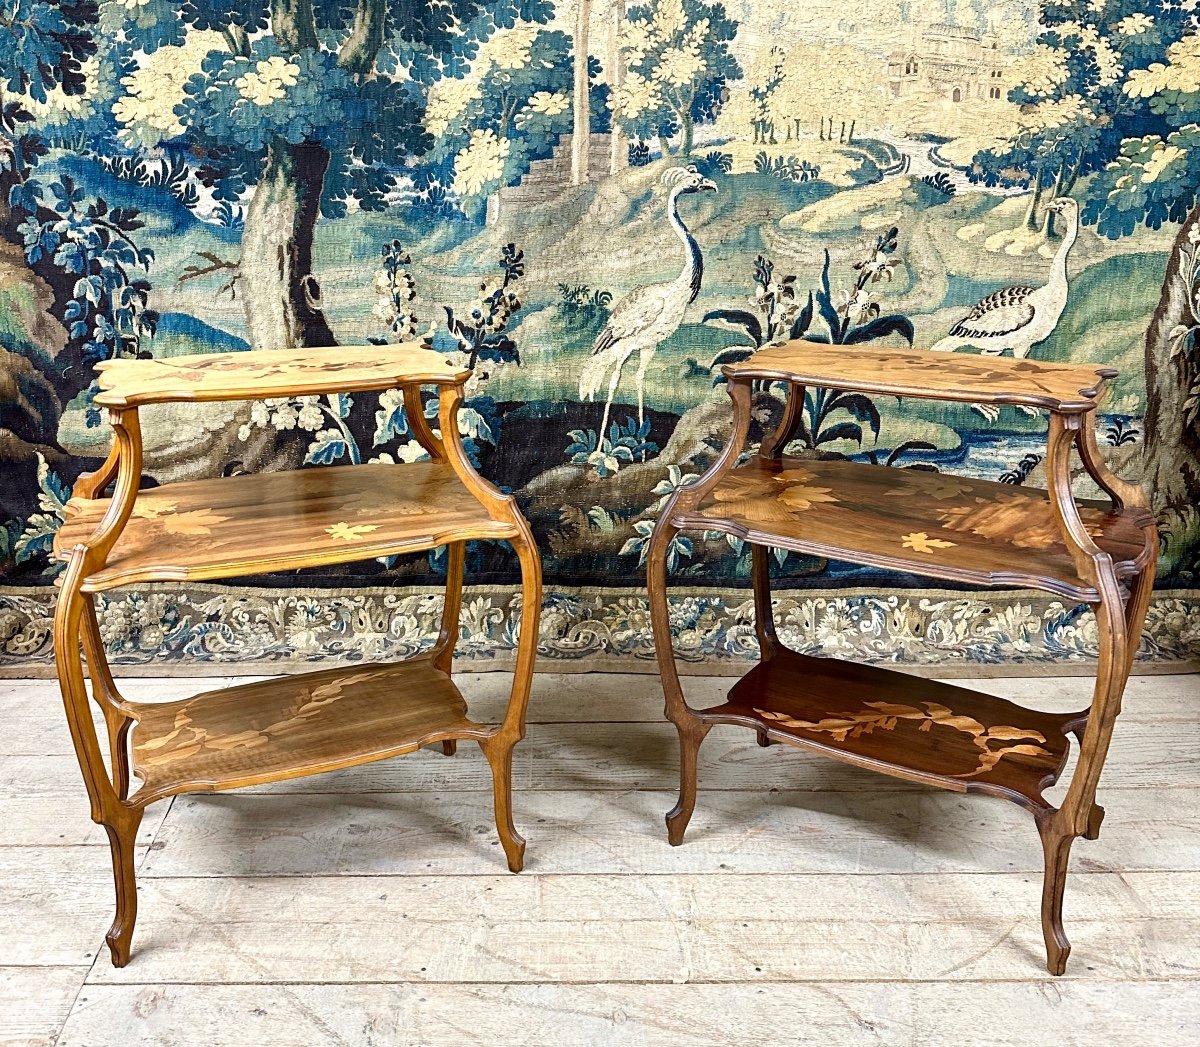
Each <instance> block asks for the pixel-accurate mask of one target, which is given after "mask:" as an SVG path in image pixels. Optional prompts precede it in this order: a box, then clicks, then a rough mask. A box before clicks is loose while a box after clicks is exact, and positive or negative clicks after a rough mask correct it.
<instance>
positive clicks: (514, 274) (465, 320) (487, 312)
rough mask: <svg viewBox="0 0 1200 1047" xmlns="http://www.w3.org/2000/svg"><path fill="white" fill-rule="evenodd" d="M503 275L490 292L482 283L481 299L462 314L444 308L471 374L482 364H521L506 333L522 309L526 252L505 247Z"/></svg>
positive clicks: (485, 283)
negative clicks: (520, 291) (518, 288)
mask: <svg viewBox="0 0 1200 1047" xmlns="http://www.w3.org/2000/svg"><path fill="white" fill-rule="evenodd" d="M500 271H501V274H502V279H501V281H500V283H499V284H498V285H497V286H496V287H494V288H491V289H489V287H488V282H487V281H486V280H485V281H483V282H482V283H481V284H480V285H479V296H478V297H477V298H476V299H475V300H474V301H472V302H471V303H470V304H469V305H468V306H467V307H466V309H464V310H463V311H462V313H461V314H458V313H455V311H454V309H453V308H452V307H451V306H448V305H447V306H443V307H442V308H444V309H445V310H446V326H447V327H448V328H449V330H450V333H451V334H452V335H453V336H454V337H455V338H456V339H457V340H458V347H459V349H460V350H461V351H462V352H463V353H464V354H465V355H466V357H467V367H468V369H470V370H471V371H474V370H475V365H476V364H477V363H479V361H480V360H484V361H488V362H492V363H498V364H507V363H514V364H519V363H520V362H521V354H520V352H519V351H518V349H517V343H516V342H514V341H513V340H512V338H511V337H510V336H509V335H508V334H507V333H506V332H507V330H508V325H509V322H510V321H511V320H512V318H513V316H514V314H516V312H517V311H518V310H519V309H520V308H521V299H520V296H519V295H518V294H517V292H516V284H517V283H518V282H519V281H520V280H521V278H522V277H523V276H524V275H525V252H524V251H522V250H521V249H520V248H519V247H517V245H516V244H511V243H510V244H506V245H505V246H504V248H503V249H502V251H501V252H500ZM484 377H487V376H486V375H484Z"/></svg>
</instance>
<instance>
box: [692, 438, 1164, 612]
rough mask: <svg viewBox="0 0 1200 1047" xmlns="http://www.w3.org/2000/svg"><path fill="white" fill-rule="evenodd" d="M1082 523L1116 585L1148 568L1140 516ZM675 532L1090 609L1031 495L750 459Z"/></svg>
mask: <svg viewBox="0 0 1200 1047" xmlns="http://www.w3.org/2000/svg"><path fill="white" fill-rule="evenodd" d="M1080 515H1081V517H1082V519H1083V523H1084V526H1085V527H1086V528H1087V530H1088V533H1089V534H1091V535H1092V538H1093V540H1094V541H1095V542H1096V544H1097V545H1098V546H1099V547H1100V548H1101V549H1103V550H1104V551H1105V552H1107V553H1109V554H1110V555H1111V556H1112V557H1113V560H1114V562H1115V563H1116V565H1117V572H1118V574H1119V575H1120V576H1123V577H1125V576H1129V575H1131V574H1133V573H1134V572H1135V571H1136V570H1138V569H1139V568H1140V567H1141V566H1142V564H1144V563H1145V562H1147V560H1148V558H1149V556H1150V547H1149V545H1148V544H1147V542H1146V537H1145V534H1144V532H1143V531H1142V526H1143V524H1148V523H1151V522H1152V517H1151V516H1150V515H1149V513H1148V512H1146V511H1144V510H1140V509H1126V510H1124V511H1123V512H1120V513H1114V512H1110V511H1107V510H1106V509H1101V508H1095V507H1090V506H1086V505H1083V506H1081V507H1080ZM675 523H676V524H677V525H678V526H686V527H688V528H703V529H705V530H715V531H723V532H727V533H730V534H735V535H738V536H739V537H742V538H745V539H747V540H749V541H753V542H758V543H761V544H766V545H777V546H781V547H784V548H788V549H793V550H795V551H797V552H802V553H809V554H811V555H813V556H823V557H828V558H829V559H834V560H845V561H849V562H852V563H861V564H866V565H869V566H872V567H880V568H883V569H886V570H896V571H906V572H911V573H913V574H919V575H923V576H926V577H932V578H945V579H950V580H955V581H961V582H966V583H969V584H973V585H984V586H1004V585H1008V586H1013V585H1019V586H1032V587H1036V588H1043V589H1048V590H1050V591H1051V592H1056V593H1059V594H1061V595H1063V596H1069V597H1071V598H1073V599H1078V600H1086V601H1095V600H1096V599H1097V594H1096V590H1095V589H1094V588H1093V587H1091V586H1090V585H1087V584H1086V583H1085V582H1084V581H1083V580H1082V579H1081V578H1080V577H1079V576H1078V573H1077V572H1076V570H1075V565H1074V562H1073V561H1072V559H1071V557H1070V555H1069V554H1068V552H1067V548H1066V546H1065V544H1064V543H1063V540H1062V538H1061V532H1060V531H1059V528H1058V525H1057V523H1056V521H1055V519H1054V514H1053V511H1052V509H1051V507H1050V501H1049V497H1048V495H1047V494H1046V492H1045V491H1044V490H1040V489H1037V488H1030V487H1021V486H1015V485H1011V484H1002V483H994V482H992V481H989V480H974V479H969V478H966V477H960V476H949V475H946V474H943V473H933V472H925V471H922V470H917V469H897V468H888V467H885V466H874V465H864V464H862V463H858V462H847V461H844V460H836V459H830V460H820V459H809V458H804V459H800V458H784V459H782V460H781V461H769V460H764V459H761V458H752V459H751V460H750V461H749V462H748V463H747V464H745V465H743V466H741V467H739V468H737V469H734V470H732V471H731V472H730V473H729V474H728V475H726V476H725V477H724V478H723V479H722V480H721V482H720V483H719V484H718V485H717V487H715V488H714V489H713V490H712V491H711V492H710V493H709V494H708V496H707V497H705V499H704V500H703V501H702V502H701V503H700V505H699V506H698V507H697V508H696V510H694V511H692V512H689V513H679V514H677V515H676V517H675Z"/></svg>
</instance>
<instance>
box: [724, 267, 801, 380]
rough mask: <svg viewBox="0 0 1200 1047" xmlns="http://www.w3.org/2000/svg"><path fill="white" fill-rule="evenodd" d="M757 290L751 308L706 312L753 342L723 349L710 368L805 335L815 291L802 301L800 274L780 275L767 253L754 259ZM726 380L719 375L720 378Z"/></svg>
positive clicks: (745, 357) (743, 358)
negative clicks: (806, 299)
mask: <svg viewBox="0 0 1200 1047" xmlns="http://www.w3.org/2000/svg"><path fill="white" fill-rule="evenodd" d="M752 279H753V286H754V293H753V294H752V295H751V297H750V304H751V306H752V307H753V311H751V310H749V309H712V310H710V311H709V312H707V313H705V314H704V319H703V322H704V323H714V322H715V323H721V324H728V325H729V326H731V327H733V328H734V329H736V330H737V331H738V332H739V333H740V334H744V335H745V337H746V338H748V339H749V340H750V344H749V345H734V346H730V347H729V348H727V349H722V350H721V351H720V352H719V353H717V355H716V356H714V357H713V358H712V360H710V361H709V364H708V368H709V370H710V371H711V370H715V369H716V368H718V367H723V366H725V365H727V364H735V363H741V362H742V361H743V360H749V359H750V357H751V356H752V355H753V354H754V352H755V351H756V350H758V349H761V348H762V347H763V346H764V345H769V344H770V343H771V342H777V341H779V340H781V339H790V338H802V337H804V335H805V333H806V332H807V331H808V329H809V327H810V326H811V325H812V320H813V295H812V292H811V291H810V292H809V294H808V301H807V304H804V305H801V303H800V300H799V299H798V298H797V297H796V279H797V278H796V276H795V275H794V274H791V273H789V274H787V275H784V276H780V277H776V275H775V263H774V262H773V261H771V259H769V258H767V257H766V256H765V255H761V254H760V255H759V256H758V257H757V258H755V259H754V275H753V278H752ZM721 381H724V378H723V377H721V376H718V377H717V378H716V379H715V380H714V384H715V383H716V382H721Z"/></svg>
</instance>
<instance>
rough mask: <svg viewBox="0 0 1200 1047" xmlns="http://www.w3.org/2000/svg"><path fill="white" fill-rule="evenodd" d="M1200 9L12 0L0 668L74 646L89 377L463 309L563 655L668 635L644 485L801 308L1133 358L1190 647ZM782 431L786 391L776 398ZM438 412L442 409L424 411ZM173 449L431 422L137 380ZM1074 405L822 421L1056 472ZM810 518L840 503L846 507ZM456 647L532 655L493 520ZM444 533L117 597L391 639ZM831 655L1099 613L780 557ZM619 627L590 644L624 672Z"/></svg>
mask: <svg viewBox="0 0 1200 1047" xmlns="http://www.w3.org/2000/svg"><path fill="white" fill-rule="evenodd" d="M1197 11H1198V5H1197V4H1196V2H1195V0H1183V2H1178V3H1170V4H1163V3H1160V2H1157V0H1154V2H1149V0H1105V2H1103V3H1100V2H1098V0H1054V2H1050V0H1046V2H1041V3H1039V2H1036V0H994V2H993V0H879V2H876V3H871V4H864V5H857V6H854V5H847V4H845V3H844V2H842V0H810V2H807V3H804V4H783V5H781V4H766V3H755V2H753V0H721V2H717V0H644V2H641V3H627V2H624V0H498V2H487V3H485V2H480V0H444V2H441V3H432V2H431V3H428V4H412V3H403V4H401V3H390V2H386V0H332V2H330V0H288V2H283V0H238V2H237V3H230V2H228V0H187V2H185V3H172V2H168V0H100V2H96V0H7V2H5V3H4V4H3V5H0V462H2V463H3V483H2V484H0V662H9V663H12V662H19V661H23V660H38V659H41V660H46V659H48V658H49V656H50V636H49V614H50V608H51V606H52V599H53V590H52V588H51V583H52V580H53V579H52V575H53V573H54V571H55V569H56V567H55V566H54V565H53V564H51V562H50V560H49V558H48V556H47V552H48V550H49V547H50V543H51V541H52V538H53V534H54V532H55V530H56V528H57V527H58V525H59V523H60V522H61V520H62V516H63V505H64V503H65V502H66V500H67V498H68V497H69V495H70V491H71V487H72V484H73V483H74V481H75V480H76V478H77V476H78V474H79V473H80V471H81V470H83V469H85V468H88V467H93V466H94V465H95V463H96V461H97V460H98V459H100V458H102V457H103V455H104V453H105V451H106V448H107V445H108V441H109V431H108V426H107V424H106V422H105V419H104V418H103V417H102V416H101V413H100V411H99V410H97V409H96V408H95V407H94V406H93V403H92V396H93V389H94V386H93V374H92V365H93V364H94V363H95V362H97V361H99V360H103V359H109V358H113V357H130V356H136V357H153V358H156V359H165V358H170V357H175V356H179V355H182V354H187V353H196V352H213V351H220V352H229V353H236V352H240V351H243V350H245V349H247V348H249V347H254V348H270V347H280V346H327V345H336V344H363V343H370V342H377V343H385V342H392V341H399V340H408V339H413V338H419V339H428V341H429V343H430V346H431V350H430V351H432V352H437V353H440V354H444V355H447V356H455V357H457V358H458V359H459V360H461V361H462V362H463V363H464V364H465V365H466V366H467V367H469V368H470V369H471V370H472V372H473V377H472V379H471V381H470V385H469V389H468V397H467V400H466V403H465V406H464V408H463V410H462V412H461V414H460V417H459V420H458V424H459V427H460V429H461V431H462V435H463V438H464V441H465V444H466V447H467V448H468V450H469V453H470V455H471V456H472V458H473V460H474V461H475V462H476V463H477V464H478V466H479V468H480V469H481V471H482V472H483V473H484V475H486V476H487V477H489V478H490V479H491V480H492V482H494V483H495V484H497V485H498V486H500V487H501V488H503V489H504V490H506V491H512V492H514V493H515V494H516V496H517V498H518V499H519V502H520V504H521V506H522V508H523V510H524V511H525V513H526V514H527V516H528V517H529V519H530V520H531V522H532V525H533V527H534V530H535V532H536V535H537V538H538V541H539V544H540V547H541V550H542V553H543V556H544V560H545V570H546V578H547V582H548V588H549V593H550V595H549V596H548V604H547V610H546V613H545V615H544V620H543V630H544V633H543V639H542V648H541V649H542V651H543V654H544V655H545V657H547V658H549V659H559V660H560V661H562V662H571V663H574V664H580V662H581V660H585V659H592V660H593V661H592V664H597V665H598V664H601V661H603V660H604V659H608V660H615V661H614V662H613V664H616V663H617V662H619V661H620V660H621V659H641V660H646V659H648V658H649V657H650V656H651V651H652V645H651V640H650V636H649V630H648V623H647V618H646V613H645V602H644V594H643V591H642V586H643V576H642V568H643V560H644V557H645V552H646V546H647V543H648V536H649V533H650V530H651V528H652V526H653V521H654V518H655V515H656V513H657V512H659V510H660V509H661V507H662V505H663V504H664V502H665V501H666V498H667V496H668V495H670V493H671V492H672V491H673V490H674V489H675V488H676V487H678V486H679V485H680V484H683V483H686V482H688V481H689V480H691V479H692V478H693V477H695V476H697V475H698V474H699V473H701V472H702V471H703V470H704V468H705V467H706V466H707V464H708V463H709V462H710V461H711V460H712V457H713V455H714V453H715V451H716V450H717V449H719V448H720V447H721V445H722V443H723V441H724V440H725V439H726V437H727V435H728V431H729V417H730V411H729V407H728V400H727V398H726V396H725V392H724V388H723V379H722V378H721V375H720V368H721V365H722V364H725V363H729V362H732V361H737V360H742V359H745V358H747V357H749V356H750V355H751V354H753V353H754V352H756V351H757V350H758V349H759V348H761V347H762V346H764V345H766V344H767V343H769V342H772V341H776V340H779V339H781V338H795V337H804V338H809V339H814V340H817V341H820V342H824V343H827V344H833V345H837V346H839V347H841V348H842V350H843V351H844V352H846V353H848V354H850V353H855V352H857V351H859V350H860V348H861V347H863V346H866V345H878V346H904V345H910V344H911V345H915V346H924V347H931V348H934V349H937V350H940V351H943V352H946V353H956V352H977V353H991V354H998V355H999V354H1002V355H1009V356H1017V357H1026V356H1027V357H1029V358H1031V359H1038V360H1087V361H1097V362H1099V363H1102V364H1107V365H1112V366H1115V367H1117V368H1119V370H1120V378H1119V379H1118V380H1117V381H1116V383H1115V384H1114V387H1113V388H1112V390H1111V392H1110V395H1109V396H1108V398H1107V399H1106V400H1105V401H1104V403H1103V406H1102V408H1101V413H1100V419H1099V431H1100V437H1101V443H1102V445H1103V446H1104V451H1105V454H1106V456H1107V457H1108V458H1109V459H1110V460H1111V462H1112V464H1113V465H1114V467H1115V468H1116V469H1117V470H1118V471H1120V472H1123V473H1125V474H1127V475H1129V476H1130V477H1131V478H1134V479H1140V480H1141V481H1142V482H1143V483H1144V484H1145V485H1146V487H1147V489H1148V490H1149V491H1151V492H1152V493H1153V496H1154V498H1155V499H1156V508H1157V510H1158V514H1159V520H1160V525H1161V530H1162V534H1163V538H1164V549H1165V552H1164V557H1163V561H1162V566H1161V571H1160V574H1161V577H1160V579H1159V586H1160V588H1159V592H1158V593H1157V595H1156V599H1155V602H1154V605H1153V606H1152V608H1151V612H1150V621H1149V625H1148V633H1147V637H1146V639H1145V642H1144V647H1143V655H1144V656H1145V657H1151V658H1159V659H1168V660H1169V659H1177V658H1182V657H1185V656H1186V655H1187V654H1188V653H1189V652H1191V653H1193V654H1194V652H1195V651H1196V648H1197V644H1198V642H1200V626H1198V625H1197V604H1198V602H1200V593H1198V591H1197V589H1196V572H1197V568H1198V565H1200V510H1198V509H1197V501H1198V495H1200V428H1198V423H1197V415H1198V413H1200V207H1198V206H1197V187H1198V186H1200V23H1198V21H1197V17H1198V16H1197ZM755 395H756V400H755V408H754V409H755V419H756V426H758V427H765V426H769V425H770V424H771V422H772V421H773V420H774V419H776V418H778V417H779V413H780V409H781V392H780V390H779V389H777V388H763V389H761V390H758V391H757V392H756V394H755ZM426 413H427V414H429V413H430V411H429V410H427V411H426ZM145 415H146V416H145V420H144V429H145V440H146V483H158V484H161V483H165V482H168V481H172V480H179V479H185V478H195V477H201V476H213V475H220V474H231V473H237V472H254V471H260V470H274V469H295V468H319V467H321V466H325V465H330V464H338V463H341V464H345V463H354V462H365V461H384V462H397V463H401V462H406V461H411V460H413V459H414V458H418V457H421V456H422V454H423V452H422V451H421V448H420V446H419V445H418V444H417V442H416V441H415V440H414V439H413V437H412V425H411V420H410V419H409V418H407V417H406V414H405V408H404V404H403V402H402V399H401V398H400V397H399V396H397V395H394V394H391V393H384V394H382V395H358V396H344V395H343V396H325V397H303V398H298V399H284V400H275V401H266V402H261V403H251V404H232V405H230V404H214V405H205V406H203V408H202V409H197V408H194V407H188V408H186V409H182V408H179V407H161V408H157V409H151V410H148V411H146V413H145ZM1044 430H1045V418H1044V416H1036V415H1035V416H1030V415H1027V414H1023V413H1022V412H1020V411H1018V410H1015V409H1013V408H1003V409H1001V410H999V411H996V410H992V409H986V410H985V409H983V408H980V407H973V406H972V405H970V404H962V405H955V404H935V403H925V402H918V401H912V402H905V403H903V404H901V403H898V402H897V401H896V400H895V399H894V398H888V397H874V398H872V397H867V396H864V395H861V394H857V393H850V392H845V391H838V390H813V391H812V392H811V394H810V396H809V398H808V399H807V401H806V403H805V407H804V425H803V426H802V428H801V430H800V435H799V438H798V442H797V446H796V448H795V450H796V451H797V453H809V454H819V455H822V456H837V457H843V458H850V459H855V460H861V461H869V462H874V463H876V464H878V465H880V466H886V467H890V468H896V469H920V470H927V471H929V470H933V471H942V472H945V473H947V474H950V473H954V472H960V473H965V474H967V475H970V476H975V477H984V478H990V479H998V480H1003V481H1005V482H1008V483H1012V484H1017V485H1021V484H1024V485H1029V486H1036V485H1038V484H1040V483H1041V482H1042V472H1041V467H1040V454H1041V449H1042V447H1043V437H1044ZM816 510H817V511H819V510H820V506H819V505H818V506H816ZM670 566H671V569H672V571H673V572H674V573H675V574H676V575H677V576H678V577H679V578H680V579H681V580H686V581H690V582H691V583H692V586H691V588H690V589H687V588H685V589H684V590H682V591H683V592H685V594H686V595H684V596H682V597H681V598H680V600H679V602H678V603H677V605H676V608H675V613H676V620H675V622H674V626H675V629H676V631H677V633H678V634H679V635H680V637H681V641H680V642H681V645H682V647H683V648H684V653H685V655H686V656H690V657H693V658H696V659H700V658H707V659H720V658H729V659H738V658H745V657H747V656H748V655H749V653H750V651H751V650H752V647H753V637H752V630H751V628H750V620H751V605H750V601H749V600H748V599H747V598H746V588H747V585H748V579H749V550H748V549H746V548H744V547H743V546H742V544H741V542H740V541H739V540H738V539H737V538H736V537H733V536H725V535H721V534H712V535H704V536H697V537H695V538H693V539H688V538H683V537H679V538H677V539H676V541H675V543H674V545H673V546H672V547H671V550H670ZM468 568H469V570H470V572H471V574H470V581H471V582H473V583H475V584H476V588H475V589H473V590H471V592H470V594H469V597H468V600H467V606H466V608H465V610H464V638H463V647H462V650H463V652H464V653H465V654H467V655H470V656H472V657H478V658H480V659H488V658H494V657H496V656H497V655H498V654H503V653H504V652H505V651H506V650H511V647H512V642H513V636H514V631H515V626H516V623H515V622H514V621H513V614H514V611H513V608H512V607H511V606H510V598H509V595H508V592H507V590H506V589H505V586H506V584H508V583H509V582H510V581H511V580H512V578H511V575H510V574H509V573H508V572H509V570H510V568H509V559H508V557H507V556H506V554H505V552H504V550H501V549H497V548H494V547H491V546H489V545H487V544H486V543H480V544H478V545H474V546H472V548H471V550H470V553H469V563H468ZM444 571H445V560H444V554H443V555H442V556H440V557H439V555H437V554H432V555H430V556H427V557H421V558H418V559H402V560H389V561H386V562H374V563H370V564H367V565H356V566H353V567H344V568H336V569H332V568H331V569H327V570H324V571H320V572H312V573H310V574H307V575H304V576H302V577H301V576H296V575H289V576H278V577H270V578H262V579H253V580H251V581H249V582H247V583H245V584H242V585H239V586H237V587H224V588H222V587H216V586H208V587H206V586H194V587H191V588H188V589H186V590H182V589H181V590H170V591H165V590H161V589H160V590H155V591H150V590H147V591H145V592H131V593H124V594H120V593H119V594H113V595H112V597H111V599H109V600H108V601H107V602H105V603H104V604H103V606H102V627H103V630H104V635H105V639H106V641H107V642H108V644H109V645H110V647H111V649H112V652H113V656H114V658H116V659H117V660H118V661H119V660H125V661H127V662H139V661H148V660H150V659H151V658H154V657H162V655H163V652H166V654H167V656H169V657H175V658H180V659H191V660H202V661H217V662H220V661H228V662H241V663H248V662H253V661H286V660H289V659H295V660H309V659H312V658H316V657H320V656H321V655H322V654H325V653H335V654H338V655H340V656H343V657H349V658H355V657H365V656H367V655H368V654H370V655H372V656H374V655H375V654H378V653H379V652H380V650H381V649H383V650H388V651H396V650H404V649H406V648H411V647H415V646H418V645H419V644H420V643H421V642H423V639H424V638H425V637H426V636H427V634H428V633H429V632H430V631H431V630H434V629H436V624H435V619H436V610H437V608H436V604H437V601H436V599H434V598H433V596H432V594H433V593H434V592H435V591H436V589H435V588H434V587H435V586H436V583H437V581H438V576H439V575H440V574H443V573H444ZM772 571H773V572H774V573H775V574H777V575H778V582H777V588H778V589H779V590H780V599H781V601H782V606H781V608H780V620H781V627H782V628H783V629H784V631H785V632H788V633H789V642H790V643H791V646H793V647H795V648H797V649H799V650H805V651H808V652H811V653H822V652H824V653H851V654H853V655H854V656H856V657H859V658H868V659H871V658H878V659H883V660H889V661H900V662H920V661H923V660H943V661H944V660H945V659H946V658H953V659H957V660H959V661H968V662H977V663H987V662H996V661H1000V660H1003V659H1006V658H1014V657H1015V658H1019V659H1023V660H1030V661H1037V660H1045V661H1051V660H1055V659H1060V658H1078V657H1081V656H1084V657H1086V656H1087V655H1088V654H1089V653H1090V652H1091V651H1093V650H1094V642H1095V636H1094V626H1093V625H1092V624H1091V619H1090V617H1089V616H1088V615H1087V614H1085V613H1083V612H1082V611H1081V610H1080V609H1079V608H1075V607H1072V606H1070V605H1069V604H1064V603H1063V602H1062V601H1059V600H1055V599H1051V598H1046V597H1040V596H1032V595H1030V594H1027V593H996V594H990V595H989V596H988V598H987V599H986V600H985V599H983V598H981V597H979V596H978V595H972V594H968V593H965V592H955V591H953V590H952V589H947V588H940V589H929V588H928V587H927V586H926V585H925V583H921V582H919V581H917V580H915V579H910V578H905V577H898V576H894V575H885V574H881V573H879V572H877V571H874V570H871V569H862V568H851V567H849V566H846V565H842V564H837V563H830V562H827V561H825V560H819V559H815V558H812V557H806V556H801V555H798V554H785V553H784V552H783V551H779V552H777V553H776V555H775V557H774V560H773V563H772ZM596 659H600V660H601V661H595V660H596Z"/></svg>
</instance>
